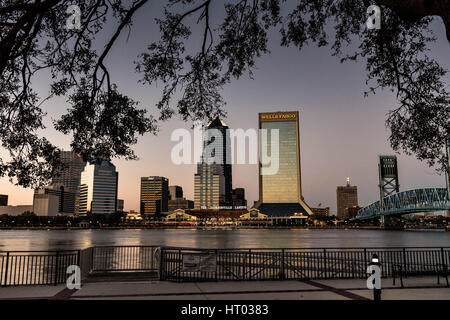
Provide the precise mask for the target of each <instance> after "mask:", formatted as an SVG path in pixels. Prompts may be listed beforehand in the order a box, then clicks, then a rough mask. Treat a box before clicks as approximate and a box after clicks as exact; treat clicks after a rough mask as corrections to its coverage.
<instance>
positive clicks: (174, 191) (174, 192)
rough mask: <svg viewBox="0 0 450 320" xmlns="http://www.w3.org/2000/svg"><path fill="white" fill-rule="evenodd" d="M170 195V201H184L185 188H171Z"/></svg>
mask: <svg viewBox="0 0 450 320" xmlns="http://www.w3.org/2000/svg"><path fill="white" fill-rule="evenodd" d="M169 193H170V199H169V200H176V199H183V188H182V187H180V186H170V187H169Z"/></svg>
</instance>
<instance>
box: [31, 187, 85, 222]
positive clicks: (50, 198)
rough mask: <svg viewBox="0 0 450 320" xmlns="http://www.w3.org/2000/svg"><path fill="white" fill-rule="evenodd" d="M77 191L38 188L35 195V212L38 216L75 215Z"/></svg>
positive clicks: (61, 188)
mask: <svg viewBox="0 0 450 320" xmlns="http://www.w3.org/2000/svg"><path fill="white" fill-rule="evenodd" d="M75 200H76V192H72V191H65V189H64V187H63V186H60V187H59V189H53V188H51V187H50V188H42V189H36V190H35V191H34V195H33V212H34V213H35V214H36V215H38V216H56V215H57V214H68V215H73V214H74V213H75Z"/></svg>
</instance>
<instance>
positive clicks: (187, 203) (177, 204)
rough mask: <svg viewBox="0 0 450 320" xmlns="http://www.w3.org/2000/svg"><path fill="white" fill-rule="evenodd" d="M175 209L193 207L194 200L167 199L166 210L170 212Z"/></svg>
mask: <svg viewBox="0 0 450 320" xmlns="http://www.w3.org/2000/svg"><path fill="white" fill-rule="evenodd" d="M177 209H194V201H192V200H186V199H184V198H183V199H175V200H169V201H168V211H169V212H172V211H175V210H177Z"/></svg>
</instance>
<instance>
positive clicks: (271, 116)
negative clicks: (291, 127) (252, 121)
mask: <svg viewBox="0 0 450 320" xmlns="http://www.w3.org/2000/svg"><path fill="white" fill-rule="evenodd" d="M260 118H261V121H270V120H294V119H296V118H297V113H295V112H286V113H284V112H277V113H261V114H260Z"/></svg>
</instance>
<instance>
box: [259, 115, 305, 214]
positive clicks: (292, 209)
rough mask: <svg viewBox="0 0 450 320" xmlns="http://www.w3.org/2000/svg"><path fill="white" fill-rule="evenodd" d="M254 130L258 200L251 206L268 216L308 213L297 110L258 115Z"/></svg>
mask: <svg viewBox="0 0 450 320" xmlns="http://www.w3.org/2000/svg"><path fill="white" fill-rule="evenodd" d="M258 127H259V129H260V135H259V151H260V154H259V159H260V161H259V201H258V202H257V203H256V205H255V207H257V208H258V209H259V210H260V211H261V212H262V213H264V214H268V215H271V216H290V215H292V214H293V213H302V214H308V215H309V214H312V211H311V209H310V208H309V207H308V205H307V204H306V203H305V201H304V198H303V196H302V184H301V166H300V133H299V131H300V130H299V113H298V111H290V112H271V113H260V114H259V121H258ZM277 136H278V139H276V137H277ZM269 155H270V156H269ZM265 157H267V158H268V159H270V163H269V162H267V161H266V160H267V159H265Z"/></svg>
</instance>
